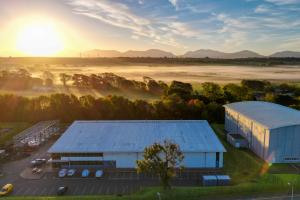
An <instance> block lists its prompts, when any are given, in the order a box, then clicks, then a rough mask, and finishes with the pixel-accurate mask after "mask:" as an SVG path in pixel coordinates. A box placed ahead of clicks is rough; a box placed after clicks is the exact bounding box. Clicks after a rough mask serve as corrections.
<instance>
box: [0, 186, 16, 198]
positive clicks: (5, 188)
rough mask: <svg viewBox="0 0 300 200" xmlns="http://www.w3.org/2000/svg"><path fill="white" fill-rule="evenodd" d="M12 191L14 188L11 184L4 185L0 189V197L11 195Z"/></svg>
mask: <svg viewBox="0 0 300 200" xmlns="http://www.w3.org/2000/svg"><path fill="white" fill-rule="evenodd" d="M13 189H14V186H13V185H12V184H10V183H9V184H6V185H4V186H3V187H2V189H1V190H0V196H5V195H8V194H9V193H11V192H12V191H13Z"/></svg>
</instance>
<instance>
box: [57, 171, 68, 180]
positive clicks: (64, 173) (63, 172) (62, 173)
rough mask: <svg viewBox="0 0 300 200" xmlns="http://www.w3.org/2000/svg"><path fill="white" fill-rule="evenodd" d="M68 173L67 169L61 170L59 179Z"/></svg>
mask: <svg viewBox="0 0 300 200" xmlns="http://www.w3.org/2000/svg"><path fill="white" fill-rule="evenodd" d="M67 172H68V170H67V169H61V170H59V172H58V177H59V178H63V177H65V176H66V175H67Z"/></svg>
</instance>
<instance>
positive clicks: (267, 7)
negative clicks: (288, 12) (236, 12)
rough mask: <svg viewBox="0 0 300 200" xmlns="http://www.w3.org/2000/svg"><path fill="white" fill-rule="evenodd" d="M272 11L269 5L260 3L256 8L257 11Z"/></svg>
mask: <svg viewBox="0 0 300 200" xmlns="http://www.w3.org/2000/svg"><path fill="white" fill-rule="evenodd" d="M271 11H272V10H271V8H270V7H269V6H267V5H258V6H257V7H256V8H255V10H254V12H255V13H270V12H271Z"/></svg>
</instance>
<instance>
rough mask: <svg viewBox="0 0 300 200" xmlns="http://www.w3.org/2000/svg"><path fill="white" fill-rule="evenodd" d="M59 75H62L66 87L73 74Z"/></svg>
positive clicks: (61, 78)
mask: <svg viewBox="0 0 300 200" xmlns="http://www.w3.org/2000/svg"><path fill="white" fill-rule="evenodd" d="M59 77H60V81H61V82H62V84H63V85H64V87H66V86H67V82H68V81H70V80H71V79H72V76H70V75H68V74H65V73H60V74H59Z"/></svg>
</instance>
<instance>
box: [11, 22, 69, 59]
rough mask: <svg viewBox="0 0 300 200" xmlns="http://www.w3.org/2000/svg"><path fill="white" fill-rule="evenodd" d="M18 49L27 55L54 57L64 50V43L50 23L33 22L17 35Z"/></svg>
mask: <svg viewBox="0 0 300 200" xmlns="http://www.w3.org/2000/svg"><path fill="white" fill-rule="evenodd" d="M16 48H17V50H19V51H21V52H22V53H23V54H25V55H30V56H54V55H56V54H57V53H59V52H60V51H62V50H63V41H62V39H61V36H60V34H59V32H58V31H57V30H56V28H55V26H54V25H53V24H52V23H50V22H43V21H41V22H32V23H28V24H26V25H24V26H23V27H22V28H21V29H20V30H19V31H18V34H17V39H16Z"/></svg>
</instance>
